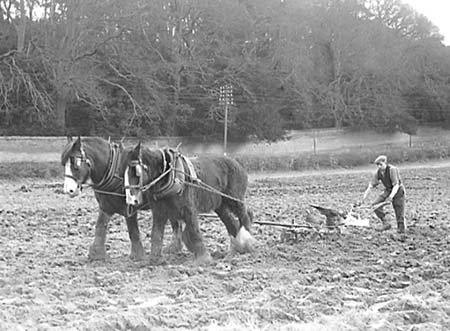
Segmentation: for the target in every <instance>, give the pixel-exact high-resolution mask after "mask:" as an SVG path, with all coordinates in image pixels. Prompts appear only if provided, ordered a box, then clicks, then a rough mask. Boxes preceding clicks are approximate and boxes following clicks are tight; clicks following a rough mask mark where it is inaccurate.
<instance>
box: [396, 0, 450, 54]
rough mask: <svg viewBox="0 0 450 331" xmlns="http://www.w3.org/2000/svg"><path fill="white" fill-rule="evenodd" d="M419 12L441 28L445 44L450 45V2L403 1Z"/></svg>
mask: <svg viewBox="0 0 450 331" xmlns="http://www.w3.org/2000/svg"><path fill="white" fill-rule="evenodd" d="M401 1H402V2H403V3H407V4H409V5H410V6H411V7H413V8H414V9H415V10H416V11H417V12H419V13H421V14H423V15H425V16H426V17H427V18H428V19H429V20H430V21H431V22H433V24H434V25H436V26H437V27H438V28H439V32H440V33H441V35H443V36H444V37H445V39H444V44H445V45H450V18H449V16H450V0H401Z"/></svg>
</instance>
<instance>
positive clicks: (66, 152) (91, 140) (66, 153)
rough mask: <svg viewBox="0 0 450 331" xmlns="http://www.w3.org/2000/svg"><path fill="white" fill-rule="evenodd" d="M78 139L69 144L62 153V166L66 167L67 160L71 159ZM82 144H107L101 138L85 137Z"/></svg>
mask: <svg viewBox="0 0 450 331" xmlns="http://www.w3.org/2000/svg"><path fill="white" fill-rule="evenodd" d="M77 140H78V139H74V140H72V141H71V142H69V143H67V145H66V146H65V147H64V150H63V151H62V153H61V164H62V165H65V164H66V162H67V160H68V159H69V157H70V155H71V154H72V152H73V147H74V145H75V143H76V142H77ZM81 141H82V143H93V144H97V143H100V142H106V140H105V139H103V138H100V137H85V138H83V139H82V140H81Z"/></svg>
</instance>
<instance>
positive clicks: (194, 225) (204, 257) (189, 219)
mask: <svg viewBox="0 0 450 331" xmlns="http://www.w3.org/2000/svg"><path fill="white" fill-rule="evenodd" d="M184 220H185V222H186V226H185V228H184V230H183V234H182V239H183V242H184V244H185V245H186V247H187V249H189V250H190V251H191V252H192V253H194V256H195V262H196V263H197V264H208V263H210V262H211V256H210V255H209V253H208V251H207V250H206V247H205V244H204V243H203V238H202V234H201V232H200V226H199V224H198V218H197V213H195V212H194V211H192V210H189V211H186V212H185V215H184Z"/></svg>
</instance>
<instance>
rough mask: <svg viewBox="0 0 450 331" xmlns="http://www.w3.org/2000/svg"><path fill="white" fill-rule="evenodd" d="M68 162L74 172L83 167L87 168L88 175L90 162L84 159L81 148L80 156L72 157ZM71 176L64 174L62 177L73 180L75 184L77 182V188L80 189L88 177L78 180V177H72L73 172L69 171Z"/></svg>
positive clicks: (84, 155) (84, 154)
mask: <svg viewBox="0 0 450 331" xmlns="http://www.w3.org/2000/svg"><path fill="white" fill-rule="evenodd" d="M69 161H70V166H71V167H72V168H73V170H74V171H76V172H80V171H81V170H82V169H83V167H84V166H87V167H88V174H89V173H90V171H91V162H90V161H89V159H88V158H87V157H86V153H85V151H84V149H83V147H82V146H81V147H80V154H78V155H73V156H70V157H69ZM71 173H72V174H67V173H65V174H64V177H67V178H70V179H73V180H74V181H75V182H77V184H78V187H79V188H80V189H81V188H82V185H83V184H84V183H85V182H86V179H87V178H89V175H87V176H85V178H80V177H79V176H78V177H77V176H74V175H73V172H72V171H71Z"/></svg>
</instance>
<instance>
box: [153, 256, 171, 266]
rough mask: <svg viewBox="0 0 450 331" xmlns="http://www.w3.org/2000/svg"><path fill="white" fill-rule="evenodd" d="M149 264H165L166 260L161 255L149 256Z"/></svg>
mask: <svg viewBox="0 0 450 331" xmlns="http://www.w3.org/2000/svg"><path fill="white" fill-rule="evenodd" d="M149 264H150V265H153V266H159V265H165V264H167V262H166V260H165V259H163V257H162V256H150V259H149Z"/></svg>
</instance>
